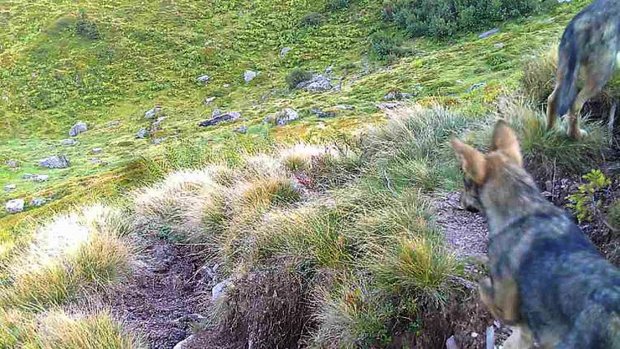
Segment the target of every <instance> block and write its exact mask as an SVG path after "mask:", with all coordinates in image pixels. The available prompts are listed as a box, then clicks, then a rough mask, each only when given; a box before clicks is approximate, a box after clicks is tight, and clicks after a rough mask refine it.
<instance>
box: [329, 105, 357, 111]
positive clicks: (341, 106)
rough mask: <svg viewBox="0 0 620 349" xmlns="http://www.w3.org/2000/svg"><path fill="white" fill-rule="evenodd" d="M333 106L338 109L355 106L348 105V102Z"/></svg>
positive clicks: (348, 108)
mask: <svg viewBox="0 0 620 349" xmlns="http://www.w3.org/2000/svg"><path fill="white" fill-rule="evenodd" d="M334 108H336V109H338V110H354V109H355V107H354V106H352V105H348V104H339V105H337V106H335V107H334Z"/></svg>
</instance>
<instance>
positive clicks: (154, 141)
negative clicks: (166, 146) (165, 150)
mask: <svg viewBox="0 0 620 349" xmlns="http://www.w3.org/2000/svg"><path fill="white" fill-rule="evenodd" d="M165 140H166V137H161V138H155V139H153V142H152V143H153V144H155V145H159V144H162V143H163V142H164V141H165Z"/></svg>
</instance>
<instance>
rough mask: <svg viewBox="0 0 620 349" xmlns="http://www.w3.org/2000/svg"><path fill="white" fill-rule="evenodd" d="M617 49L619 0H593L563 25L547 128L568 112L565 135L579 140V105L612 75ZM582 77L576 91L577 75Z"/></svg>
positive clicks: (549, 102) (548, 106)
mask: <svg viewBox="0 0 620 349" xmlns="http://www.w3.org/2000/svg"><path fill="white" fill-rule="evenodd" d="M619 51H620V0H596V1H594V2H593V3H592V4H590V5H589V6H587V7H586V8H585V9H583V10H582V11H581V12H580V13H578V14H577V15H576V16H575V17H574V18H573V19H572V20H571V21H570V23H569V24H568V26H567V27H566V29H565V31H564V34H563V35H562V39H561V41H560V46H559V50H558V69H557V74H556V85H555V89H554V90H553V92H552V93H551V95H549V98H548V100H547V103H548V104H547V128H548V129H552V128H553V127H554V126H555V122H556V119H557V117H558V116H564V115H566V114H567V113H568V135H569V136H570V137H571V138H574V139H579V138H581V137H583V136H584V135H585V131H583V130H581V129H580V128H579V114H580V112H581V108H582V107H583V105H584V104H585V102H587V101H588V100H589V99H590V98H592V97H594V96H596V95H597V94H598V93H599V92H601V91H602V90H603V87H604V86H605V84H606V83H607V82H608V81H609V80H610V79H611V77H612V76H613V73H614V70H615V67H616V64H617V61H618V60H620V56H619V55H618V53H619ZM580 73H581V74H582V75H583V77H584V78H585V81H584V85H583V88H582V89H581V91H578V88H577V80H578V79H579V74H580Z"/></svg>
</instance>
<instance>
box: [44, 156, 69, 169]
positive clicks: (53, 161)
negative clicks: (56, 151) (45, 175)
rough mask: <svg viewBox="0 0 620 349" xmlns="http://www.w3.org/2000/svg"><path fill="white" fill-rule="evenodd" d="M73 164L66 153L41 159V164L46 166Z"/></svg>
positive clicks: (55, 167)
mask: <svg viewBox="0 0 620 349" xmlns="http://www.w3.org/2000/svg"><path fill="white" fill-rule="evenodd" d="M70 165H71V163H70V162H69V158H67V156H66V155H53V156H50V157H47V158H45V159H41V160H39V166H41V167H45V168H53V169H57V168H67V167H69V166H70Z"/></svg>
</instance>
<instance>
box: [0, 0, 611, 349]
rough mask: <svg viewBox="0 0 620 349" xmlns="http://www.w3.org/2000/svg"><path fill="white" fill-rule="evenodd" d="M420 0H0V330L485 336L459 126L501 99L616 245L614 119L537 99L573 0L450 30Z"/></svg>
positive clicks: (539, 167)
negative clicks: (560, 110)
mask: <svg viewBox="0 0 620 349" xmlns="http://www.w3.org/2000/svg"><path fill="white" fill-rule="evenodd" d="M444 2H445V1H441V3H442V4H443V3H444ZM418 3H419V4H426V3H429V2H427V1H411V0H407V1H405V0H397V1H387V2H385V3H381V2H377V1H370V0H330V1H304V0H295V1H276V0H258V1H250V2H248V1H234V0H233V1H219V0H216V1H209V2H206V3H199V2H195V1H159V2H138V1H133V0H119V1H106V2H105V3H103V2H94V1H80V2H77V3H76V2H75V1H55V2H53V3H50V2H35V1H11V0H9V1H8V2H5V3H3V4H0V23H1V24H2V29H1V30H0V127H1V130H0V162H1V164H0V166H2V167H0V183H1V184H2V187H4V186H5V185H9V184H12V185H15V188H11V189H9V190H4V191H2V192H0V202H2V203H3V204H4V203H5V202H8V201H9V200H11V199H25V202H26V207H25V210H24V212H20V213H14V214H10V213H8V212H5V211H4V210H3V211H2V213H0V347H2V348H4V347H6V348H93V349H94V348H103V347H105V348H148V347H150V348H172V347H173V346H174V345H176V344H177V343H179V342H181V341H182V340H184V339H186V338H188V337H189V338H188V339H187V340H186V341H185V343H184V346H183V347H184V348H239V347H247V346H248V345H249V344H248V343H250V344H252V347H256V348H275V347H281V348H296V347H310V348H369V347H412V346H416V347H421V348H440V347H441V348H443V347H445V342H446V340H447V339H448V338H449V337H451V336H454V337H455V338H456V340H457V341H458V343H459V344H460V346H461V348H482V347H484V340H485V339H484V338H482V337H484V336H483V335H482V334H483V333H485V330H487V329H488V327H489V326H491V327H492V326H493V319H492V318H491V317H490V315H489V314H488V313H487V312H486V310H485V309H483V308H482V307H481V305H480V304H479V303H478V302H477V300H476V297H477V295H476V292H475V282H476V281H477V279H478V278H479V277H480V276H481V275H482V274H484V273H485V267H484V266H483V265H481V264H480V263H479V261H478V260H479V257H480V255H481V254H483V253H484V249H485V248H484V247H482V251H477V250H474V248H473V246H474V245H476V246H485V241H486V240H485V239H486V231H485V230H484V228H480V229H482V230H481V231H475V230H476V229H478V228H474V226H473V225H474V223H475V222H478V221H479V218H478V217H477V216H476V215H474V214H470V213H465V212H462V211H461V210H459V209H458V207H456V205H453V204H452V201H450V200H451V199H450V197H451V194H450V193H453V192H455V191H457V190H458V189H459V188H460V187H461V181H462V180H461V174H460V171H459V169H458V166H457V163H456V159H455V158H454V156H453V154H452V151H451V149H450V148H449V142H448V140H449V139H450V137H452V136H454V135H458V136H460V137H461V138H462V139H465V140H467V141H468V142H470V143H472V144H476V145H478V146H480V147H481V148H485V147H486V146H487V142H488V139H489V132H490V130H491V129H492V127H491V126H492V124H493V123H494V120H495V119H496V118H498V117H502V118H505V119H507V120H508V121H509V122H510V123H511V124H512V125H513V127H514V128H515V129H516V130H517V132H518V134H519V137H520V140H521V143H522V146H523V152H524V157H525V159H526V162H527V168H528V170H530V171H531V172H532V173H533V174H534V175H535V176H536V179H537V181H538V182H539V183H540V185H541V187H543V189H544V190H545V191H546V193H547V192H548V197H549V199H550V200H552V201H553V202H555V203H556V204H561V205H569V206H570V207H572V210H573V211H574V212H575V213H576V214H577V216H578V217H581V218H580V221H581V223H582V226H583V227H584V229H585V231H586V233H587V234H589V235H590V237H591V238H592V239H593V240H594V241H595V242H596V243H597V245H598V246H599V247H600V248H601V250H602V251H603V253H605V255H606V256H607V257H609V258H610V259H611V260H612V261H614V262H615V263H618V262H619V261H620V253H619V251H620V249H618V246H617V245H618V244H617V242H616V241H615V239H614V238H613V234H610V232H612V231H615V229H616V228H617V227H619V225H618V217H617V216H618V212H617V211H618V209H617V207H618V204H617V203H615V204H612V203H613V202H614V201H615V200H616V198H617V197H618V184H619V183H618V182H617V181H616V180H613V178H614V177H613V173H614V172H613V171H616V170H615V169H614V166H609V163H607V162H605V161H609V159H611V160H614V159H616V158H617V154H615V152H614V151H613V150H610V144H612V145H613V144H615V142H616V138H614V133H613V131H614V130H613V129H608V128H606V127H604V125H603V123H600V122H597V121H596V120H590V121H589V122H587V123H586V124H585V126H586V128H587V130H588V132H589V137H588V138H587V139H585V140H584V141H583V142H574V141H572V140H570V139H568V138H567V137H565V135H564V132H563V131H562V130H556V131H553V132H546V131H545V121H544V116H543V113H542V108H543V107H544V102H545V99H546V96H547V95H548V93H549V92H550V91H551V89H552V87H553V75H554V65H555V57H554V56H553V55H552V54H551V55H550V54H549V52H553V50H552V49H551V48H553V47H555V45H556V44H557V39H558V37H559V35H560V33H561V32H562V30H563V28H564V26H565V25H566V23H567V22H568V20H569V19H570V18H571V17H572V16H573V15H574V14H575V13H576V12H577V11H578V10H579V9H580V8H582V7H583V6H584V5H585V4H586V3H587V2H586V1H573V2H571V3H569V4H557V3H555V2H550V1H547V2H544V3H542V2H537V1H528V0H524V1H520V2H519V4H520V5H522V7H519V11H512V12H510V11H508V12H506V11H504V10H503V9H504V8H505V7H506V6H507V5H506V4H508V3H509V2H504V1H499V2H493V4H494V6H499V7H498V8H493V11H495V10H498V11H500V12H501V13H500V14H497V15H494V16H489V17H488V18H487V17H485V18H479V19H477V20H476V21H475V22H474V19H472V18H470V17H463V18H461V17H454V18H453V19H454V21H455V22H454V23H453V24H450V23H436V22H433V23H434V24H433V25H434V26H435V27H433V28H439V29H441V28H443V29H441V30H450V32H445V31H441V33H440V32H439V31H436V32H433V31H432V30H434V29H432V28H431V27H429V28H430V29H429V28H427V30H429V31H424V32H421V31H420V30H421V29H420V27H416V28H413V27H412V26H411V21H413V20H415V19H416V18H417V19H418V20H419V21H421V23H431V22H432V21H433V18H435V17H428V18H426V17H424V16H423V15H422V13H420V12H419V11H414V10H415V9H417V7H416V6H418ZM471 3H472V4H473V5H472V6H474V5H475V4H477V5H476V6H478V5H480V4H482V2H480V1H472V2H471ZM412 6H413V7H412ZM420 6H422V5H420ZM425 6H426V5H425ZM480 6H481V5H480ZM502 6H504V7H502ZM412 9H413V10H412ZM412 11H413V12H412ZM429 13H430V12H429ZM460 14H461V15H462V14H463V13H460ZM416 16H417V17H416ZM437 18H438V17H437ZM446 18H447V17H446ZM468 20H469V22H467V21H468ZM425 21H426V22H425ZM429 21H430V22H429ZM463 21H464V22H463ZM499 21H502V22H499ZM416 23H417V22H416ZM494 27H497V28H498V29H499V32H497V33H491V34H488V35H489V36H488V37H479V34H480V32H482V31H486V30H488V29H493V28H494ZM439 29H437V30H439ZM474 31H475V32H474ZM478 31H480V32H478ZM440 34H441V35H440ZM420 35H426V36H422V37H418V36H420ZM414 36H415V37H416V38H415V39H413V38H412V37H414ZM285 48H288V49H290V50H288V49H287V50H283V49H285ZM250 72H255V73H257V74H256V75H255V76H254V77H253V78H252V79H249V78H247V79H246V77H248V76H253V75H254V74H251V73H250ZM248 74H249V75H248ZM317 74H320V75H321V76H322V77H325V78H327V79H329V81H330V84H331V86H330V88H328V89H326V91H322V92H316V91H306V90H304V89H303V88H304V83H305V82H306V81H307V80H308V79H312V78H313V77H316V76H317ZM205 75H206V76H208V78H206V77H204V76H205ZM201 77H202V79H199V78H201ZM201 80H202V81H201ZM246 80H247V81H246ZM615 86H617V79H616V80H615V81H614V82H613V83H612V84H611V87H610V88H609V89H608V90H606V92H605V94H604V95H603V97H602V98H600V99H597V100H596V101H595V102H594V103H591V104H589V105H588V107H587V110H588V111H590V112H592V118H593V119H594V118H598V117H601V116H602V115H604V116H606V115H607V114H608V113H609V108H610V107H611V104H612V102H613V98H614V97H616V96H618V93H617V91H616V89H615ZM232 112H238V113H240V114H241V116H240V117H239V118H236V117H234V115H235V114H234V113H232ZM145 113H146V114H149V113H152V114H153V116H154V117H153V118H152V119H147V117H146V115H145ZM227 113H228V114H227ZM222 115H225V116H230V115H233V120H232V121H229V122H223V123H219V124H216V125H213V126H207V127H200V126H199V123H201V122H204V121H205V120H209V122H207V123H205V125H206V124H210V122H212V121H213V120H216V119H217V118H218V117H222ZM292 115H294V116H297V117H298V118H296V117H292ZM79 121H82V122H85V123H86V124H87V125H88V130H87V131H86V132H83V133H81V134H79V135H77V136H75V137H69V130H70V129H71V128H72V126H73V125H74V124H76V123H77V122H79ZM143 128H144V129H145V130H146V132H147V133H148V134H147V135H146V136H145V137H144V138H138V137H136V134H137V132H138V131H140V130H141V129H143ZM69 138H71V139H74V140H76V141H77V143H76V144H74V145H63V144H62V140H64V139H69ZM51 155H66V156H67V157H68V158H69V159H70V162H71V164H70V166H69V167H68V168H64V169H44V168H41V167H40V166H38V165H37V162H38V161H39V160H40V159H42V158H45V157H48V156H51ZM10 160H15V161H16V162H17V166H12V165H11V166H9V161H10ZM598 168H601V169H602V171H599V172H589V171H590V170H592V169H598ZM586 173H589V174H588V175H587V176H586V177H585V179H583V180H581V176H582V175H584V174H586ZM26 174H44V175H49V178H48V179H47V180H46V181H33V180H31V179H26V178H25V177H24V175H26ZM609 178H612V179H611V180H610V179H609ZM545 195H547V194H545ZM569 195H570V196H569ZM567 197H568V198H570V199H568V198H567ZM35 198H43V199H45V200H46V202H45V204H44V205H43V206H41V207H35V206H37V205H34V204H31V200H32V199H35ZM457 216H458V218H457ZM458 219H463V221H458ZM483 223H484V222H483ZM474 234H478V237H475V236H474ZM495 330H496V331H497V332H498V337H497V341H498V342H497V343H498V344H499V343H501V340H502V338H503V337H502V336H503V332H502V331H506V329H505V328H503V327H501V326H498V327H497V328H496V329H495ZM474 333H475V335H473V334H474ZM478 334H480V335H478Z"/></svg>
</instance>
